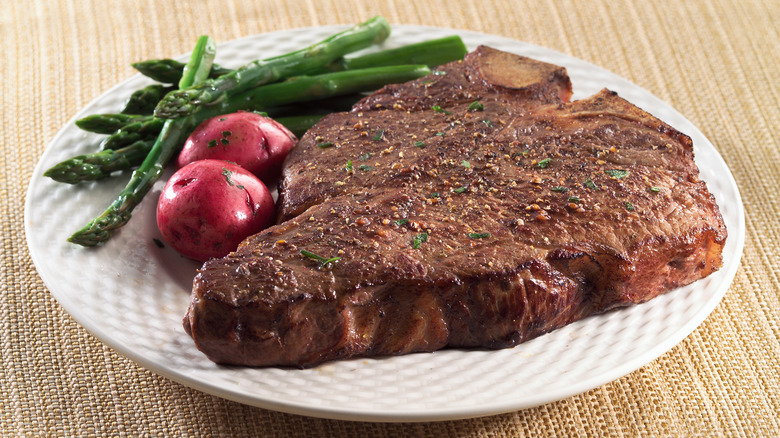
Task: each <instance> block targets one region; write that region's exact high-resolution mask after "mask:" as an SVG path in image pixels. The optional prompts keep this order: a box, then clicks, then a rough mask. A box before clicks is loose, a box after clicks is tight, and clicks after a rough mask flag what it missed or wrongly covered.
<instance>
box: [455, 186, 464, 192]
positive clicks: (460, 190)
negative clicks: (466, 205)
mask: <svg viewBox="0 0 780 438" xmlns="http://www.w3.org/2000/svg"><path fill="white" fill-rule="evenodd" d="M465 191H466V187H465V186H464V187H458V188H457V189H455V190H453V192H455V193H463V192H465Z"/></svg>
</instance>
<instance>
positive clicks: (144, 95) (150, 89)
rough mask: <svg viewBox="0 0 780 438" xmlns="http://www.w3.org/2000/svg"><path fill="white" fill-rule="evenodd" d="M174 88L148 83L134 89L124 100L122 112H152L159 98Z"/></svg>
mask: <svg viewBox="0 0 780 438" xmlns="http://www.w3.org/2000/svg"><path fill="white" fill-rule="evenodd" d="M173 90H175V87H173V86H167V87H166V86H164V85H160V84H154V85H149V86H146V87H144V88H141V89H140V90H137V91H135V92H134V93H133V94H131V95H130V97H129V98H128V99H127V102H125V107H124V109H123V110H122V113H123V114H152V113H153V112H154V108H155V107H156V106H157V103H158V102H159V101H160V99H162V98H163V96H165V95H166V94H168V93H169V92H171V91H173Z"/></svg>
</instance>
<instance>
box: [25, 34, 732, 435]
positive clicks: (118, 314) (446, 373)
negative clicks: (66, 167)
mask: <svg viewBox="0 0 780 438" xmlns="http://www.w3.org/2000/svg"><path fill="white" fill-rule="evenodd" d="M342 29H343V27H318V28H306V29H297V30H290V31H283V32H275V33H269V34H263V35H257V36H252V37H248V38H243V39H240V40H236V41H231V42H228V43H225V44H222V45H219V47H218V57H217V61H218V62H220V63H221V64H223V65H226V66H231V67H237V66H239V65H241V64H243V63H244V62H247V61H250V60H252V59H255V58H261V57H262V58H265V57H269V56H272V55H276V54H281V53H285V52H288V51H291V50H294V49H297V48H300V47H304V46H306V45H308V44H311V43H313V42H315V41H318V40H320V39H322V38H325V37H326V36H328V35H330V34H332V33H335V32H337V31H339V30H342ZM452 34H458V35H460V36H461V37H462V38H463V40H464V41H465V42H466V44H467V46H468V47H469V49H473V48H475V47H476V46H477V45H478V44H486V45H490V46H493V47H495V48H498V49H503V50H506V51H510V52H515V53H518V54H521V55H525V56H530V57H533V58H536V59H540V60H543V61H547V62H551V63H555V64H558V65H563V66H565V67H567V68H568V71H569V74H570V75H571V78H572V82H573V85H574V90H575V96H574V97H575V98H582V97H586V96H588V95H590V94H592V93H595V92H596V91H598V90H599V89H601V88H603V87H608V88H610V89H612V90H614V91H617V92H618V93H619V94H620V95H621V96H623V97H625V98H627V99H628V100H629V101H631V102H633V103H635V104H636V105H638V106H640V107H642V108H644V109H645V110H647V111H649V112H651V113H653V114H655V115H656V116H658V117H659V118H661V119H663V120H665V121H666V122H668V123H669V124H671V125H672V126H674V127H676V128H677V129H679V130H681V131H683V132H685V133H686V134H688V135H690V136H691V137H692V138H693V141H694V145H695V153H696V161H697V163H698V165H699V167H700V168H701V176H702V178H703V179H704V180H705V181H707V183H708V185H709V188H710V190H711V191H712V192H713V193H714V194H715V197H716V198H717V201H718V203H719V205H720V207H721V211H722V213H723V216H724V219H725V221H726V225H727V226H728V230H729V234H730V235H729V238H728V241H727V243H726V248H725V250H724V252H723V253H724V255H725V260H724V266H723V269H722V270H721V271H719V272H718V273H717V274H715V275H712V276H710V277H708V278H706V279H704V280H702V281H699V282H697V283H695V284H693V285H691V286H689V287H685V288H681V289H679V290H676V291H673V292H671V293H668V294H666V295H664V296H662V297H660V298H657V299H655V300H653V301H651V302H649V303H646V304H643V305H640V306H635V307H631V308H627V309H622V310H619V311H615V312H611V313H608V314H606V315H601V316H597V317H591V318H588V319H586V320H584V321H580V322H577V323H575V324H572V325H570V326H567V327H565V328H563V329H560V330H558V331H555V332H553V333H550V334H547V335H545V336H542V337H539V338H537V339H534V340H532V341H530V342H527V343H525V344H522V345H520V346H518V347H516V348H511V349H504V350H499V351H461V350H447V351H439V352H435V353H425V354H413V355H408V356H402V357H394V358H386V359H357V360H348V361H341V362H333V363H328V364H325V365H322V366H319V367H317V368H314V369H308V370H291V369H280V368H265V369H250V368H234V367H222V366H217V365H215V364H213V363H212V362H210V361H209V360H207V359H206V358H205V357H204V356H203V355H202V354H201V353H200V352H199V351H198V350H197V349H196V348H195V347H194V345H193V343H192V342H191V340H190V338H189V337H188V336H187V335H186V333H185V332H184V330H183V329H182V324H181V318H182V316H183V314H184V311H185V309H186V308H187V305H188V298H189V291H190V286H191V281H192V277H193V276H194V273H195V269H196V268H197V265H196V264H195V263H193V262H190V261H187V260H185V259H183V258H181V257H179V256H177V255H176V254H175V253H174V252H173V251H172V250H171V249H168V248H165V249H161V248H158V247H157V246H156V245H155V244H154V242H153V239H155V238H159V232H158V230H157V227H156V225H155V205H156V200H157V197H158V194H159V192H160V189H161V187H162V184H163V182H162V181H161V182H158V183H157V184H156V185H155V187H154V189H152V191H151V192H150V193H149V195H148V196H147V197H146V199H145V200H144V201H143V202H142V204H141V205H140V206H139V207H138V208H137V209H136V211H135V214H134V216H133V219H132V220H131V221H130V223H129V224H128V225H127V226H126V227H125V228H123V229H122V230H121V231H120V232H119V233H117V234H116V235H115V236H114V237H113V238H112V239H111V240H110V241H109V242H108V243H107V244H106V245H105V246H103V247H101V248H97V249H84V248H81V247H79V246H75V245H72V244H69V243H67V242H66V240H65V239H66V238H67V237H68V236H69V235H70V234H71V233H72V232H73V231H75V230H77V229H78V228H80V227H81V226H83V225H85V224H86V223H87V222H88V221H89V219H91V218H92V217H93V216H95V215H97V214H99V213H100V212H102V211H103V209H104V208H105V207H106V206H107V205H108V204H109V203H110V202H111V200H112V199H113V197H114V196H115V195H116V194H117V193H118V192H119V191H120V189H121V188H122V187H123V186H124V184H125V182H126V180H127V177H119V178H116V179H114V180H109V181H104V182H101V183H97V184H92V183H90V184H86V185H80V186H69V185H66V184H58V183H55V182H53V181H51V180H49V179H48V178H44V177H43V176H42V174H43V172H44V171H45V170H46V169H47V168H49V167H50V166H52V165H53V164H55V163H57V162H59V161H61V160H63V159H66V158H68V157H70V156H72V155H75V154H81V153H88V152H91V151H94V150H95V149H96V145H97V143H98V141H99V137H98V136H96V135H92V134H87V133H84V132H82V131H80V130H79V129H77V128H76V127H75V126H74V125H73V123H72V121H71V122H69V123H68V124H67V125H66V126H65V127H64V128H63V129H62V130H61V131H60V132H59V134H58V135H57V136H56V138H55V139H54V141H52V143H51V144H50V145H49V146H48V147H47V148H46V151H45V153H44V154H43V157H42V158H41V160H40V162H39V163H38V166H37V168H36V169H35V172H34V173H33V176H32V180H31V181H30V186H29V190H28V193H27V200H26V204H25V227H26V233H27V241H28V245H29V248H30V254H31V255H32V259H33V261H34V263H35V266H36V267H37V269H38V272H39V273H40V275H41V277H42V278H43V281H44V282H45V283H46V285H47V286H48V288H49V289H50V290H51V292H52V294H53V295H54V296H55V297H56V299H57V300H58V301H59V302H60V304H61V305H62V306H63V307H64V308H65V310H66V311H67V312H69V313H70V314H71V315H72V317H73V318H74V319H75V320H76V321H77V322H79V323H80V324H81V325H83V326H84V327H85V328H86V329H87V330H88V331H90V332H91V333H92V334H93V335H95V336H96V337H97V338H98V339H100V340H101V341H102V342H104V343H105V344H107V345H109V346H110V347H112V348H114V349H115V350H117V351H118V352H120V353H121V354H123V355H125V356H127V357H129V358H130V359H131V360H133V361H135V362H137V363H138V364H140V365H141V366H143V367H146V368H148V369H150V370H152V371H153V372H156V373H159V374H161V375H163V376H166V377H168V378H170V379H173V380H175V381H177V382H180V383H182V384H184V385H187V386H190V387H193V388H196V389H199V390H201V391H204V392H207V393H211V394H215V395H218V396H220V397H224V398H227V399H231V400H235V401H238V402H241V403H246V404H250V405H255V406H259V407H263V408H267V409H273V410H278V411H283V412H288V413H296V414H302V415H310V416H317V417H326V418H334V419H345V420H362V421H434V420H444V419H457V418H467V417H477V416H484V415H490V414H498V413H502V412H508V411H513V410H518V409H523V408H528V407H533V406H538V405H541V404H544V403H548V402H552V401H556V400H560V399H564V398H567V397H569V396H572V395H575V394H578V393H582V392H584V391H587V390H589V389H592V388H595V387H598V386H600V385H603V384H605V383H607V382H610V381H612V380H615V379H617V378H619V377H621V376H623V375H625V374H628V373H630V372H631V371H633V370H635V369H637V368H639V367H641V366H642V365H644V364H646V363H648V362H649V361H651V360H653V359H655V358H656V357H658V356H660V355H661V354H663V353H664V352H666V351H667V350H669V349H671V348H672V347H673V346H675V345H676V344H677V343H678V342H680V341H681V340H682V339H683V338H685V337H686V336H687V335H688V334H690V333H691V332H692V331H693V330H694V329H695V328H696V327H697V326H698V325H699V324H700V323H701V322H702V321H703V320H704V319H705V318H706V317H707V315H709V314H710V312H711V311H712V310H713V309H714V308H715V306H716V305H717V303H718V302H719V301H720V299H721V298H722V296H723V295H724V293H725V292H726V290H727V289H728V287H729V284H730V283H731V281H732V279H733V277H734V274H735V272H736V269H737V266H738V264H739V259H740V256H741V254H742V246H743V242H744V229H745V226H744V215H743V206H742V201H741V199H740V195H739V191H738V189H737V186H736V184H735V182H734V179H733V177H732V175H731V173H730V171H729V169H728V167H727V166H726V164H725V162H724V161H723V159H722V158H721V156H720V155H719V154H718V152H717V151H716V149H715V148H714V147H713V145H712V144H711V143H710V142H709V141H708V140H707V139H706V138H705V137H704V136H703V135H702V133H701V132H699V130H697V129H696V127H694V126H693V125H692V124H691V123H690V122H689V121H688V120H686V119H685V118H684V117H683V116H682V115H680V114H679V113H677V112H676V111H675V110H674V109H672V108H670V107H669V106H668V105H667V104H665V103H664V102H662V101H660V100H659V99H657V98H655V97H654V96H652V95H651V94H650V93H648V92H647V91H645V90H643V89H641V88H639V87H637V86H636V85H634V84H632V83H630V82H628V81H626V80H624V79H622V78H620V77H618V76H616V75H614V74H612V73H610V72H608V71H606V70H604V69H601V68H599V67H596V66H594V65H591V64H588V63H586V62H584V61H581V60H578V59H575V58H572V57H570V56H567V55H564V54H561V53H557V52H553V51H551V50H548V49H544V48H541V47H537V46H533V45H529V44H526V43H523V42H520V41H515V40H511V39H507V38H502V37H498V36H493V35H485V34H479V33H473V32H466V31H456V30H449V29H439V28H430V27H419V26H401V25H398V26H395V27H394V28H393V35H392V36H391V38H390V40H389V41H387V43H386V44H385V45H386V46H388V47H390V46H397V45H402V44H408V43H411V42H416V41H421V40H424V39H429V38H435V37H441V36H446V35H452ZM183 59H185V60H186V57H185V58H183ZM147 83H148V80H147V79H145V78H143V77H142V76H140V75H137V76H134V77H132V78H130V79H128V80H126V81H124V82H122V83H121V84H119V85H117V86H116V87H114V88H113V89H111V90H109V91H108V92H107V93H106V94H104V95H103V96H101V97H99V98H98V99H96V100H95V101H94V102H92V103H90V104H89V105H87V106H86V107H85V108H84V109H83V110H81V111H80V112H79V113H78V114H76V115H75V117H74V120H75V119H76V118H80V117H83V116H85V115H88V114H94V113H107V112H116V111H118V110H119V108H121V104H122V102H123V101H124V99H125V98H126V97H127V96H129V95H130V93H131V92H132V91H134V90H135V89H138V88H140V87H141V86H143V85H145V84H147Z"/></svg>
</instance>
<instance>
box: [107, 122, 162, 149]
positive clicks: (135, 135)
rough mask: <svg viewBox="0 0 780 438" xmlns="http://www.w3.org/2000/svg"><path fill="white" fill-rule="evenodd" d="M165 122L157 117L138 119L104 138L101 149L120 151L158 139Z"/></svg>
mask: <svg viewBox="0 0 780 438" xmlns="http://www.w3.org/2000/svg"><path fill="white" fill-rule="evenodd" d="M164 123H165V120H162V119H158V118H156V117H149V118H146V119H138V120H136V121H134V122H132V123H128V124H126V125H125V126H122V127H121V128H119V129H117V130H116V131H115V132H114V133H113V134H111V135H109V136H108V137H106V138H104V139H103V141H102V142H100V148H101V149H103V150H105V149H119V148H122V147H125V146H127V145H129V144H131V143H135V142H136V141H138V140H148V139H150V138H151V139H153V138H154V137H157V135H158V134H159V133H160V130H161V129H162V127H163V124H164Z"/></svg>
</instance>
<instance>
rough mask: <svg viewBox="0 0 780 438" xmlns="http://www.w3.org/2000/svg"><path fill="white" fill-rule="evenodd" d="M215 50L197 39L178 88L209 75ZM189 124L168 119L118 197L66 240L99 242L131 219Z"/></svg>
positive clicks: (206, 40)
mask: <svg viewBox="0 0 780 438" xmlns="http://www.w3.org/2000/svg"><path fill="white" fill-rule="evenodd" d="M215 51H216V45H215V44H214V40H212V39H211V38H210V37H208V36H201V37H200V38H198V42H197V44H196V45H195V49H194V50H193V52H192V55H191V57H190V61H189V63H187V67H186V68H185V69H184V74H183V75H182V78H181V80H180V81H179V87H180V88H185V87H189V86H191V85H193V84H197V83H200V82H202V81H203V80H205V79H206V78H207V77H208V74H209V71H210V70H211V65H212V64H213V62H214V52H215ZM190 125H191V120H189V119H186V118H185V119H176V120H167V121H166V122H165V124H164V125H163V127H162V131H161V132H160V135H159V136H158V137H157V140H155V142H154V144H153V145H152V148H151V149H150V150H149V153H148V154H147V156H146V158H145V159H144V161H143V163H141V166H140V167H139V168H138V169H136V170H135V171H134V172H133V175H132V176H131V177H130V181H129V182H128V183H127V186H125V188H124V190H122V192H121V193H120V194H119V196H118V197H117V199H116V200H115V201H114V202H113V203H111V205H110V206H109V207H108V208H107V209H106V210H105V211H104V212H103V213H102V214H101V215H100V216H98V217H97V218H95V219H93V220H92V221H90V222H89V223H88V224H87V225H86V226H85V227H83V228H82V229H80V230H78V231H76V232H75V233H74V234H73V235H72V236H70V238H68V241H69V242H72V243H76V244H79V245H83V246H95V245H99V244H101V243H104V242H105V241H106V240H108V238H109V237H111V235H112V234H113V233H114V231H116V230H117V229H118V228H120V227H122V226H123V225H124V224H126V223H127V221H128V220H130V215H131V213H132V211H133V208H135V206H136V205H138V203H139V202H141V199H142V198H143V197H144V195H145V194H146V193H147V192H148V191H149V189H150V188H151V187H152V184H154V182H155V181H157V179H158V178H159V177H160V175H161V174H162V172H163V169H164V168H165V165H166V164H167V163H168V161H169V160H170V159H171V157H172V156H173V153H174V152H175V150H176V148H177V147H178V146H179V144H180V142H181V139H182V138H184V136H186V135H187V134H186V133H187V132H189V130H188V128H190Z"/></svg>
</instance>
